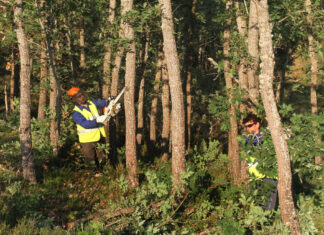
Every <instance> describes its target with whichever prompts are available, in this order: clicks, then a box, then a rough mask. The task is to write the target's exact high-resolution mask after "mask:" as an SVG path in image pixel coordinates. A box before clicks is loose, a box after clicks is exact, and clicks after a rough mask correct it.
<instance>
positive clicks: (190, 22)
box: [184, 0, 197, 152]
mask: <svg viewBox="0 0 324 235" xmlns="http://www.w3.org/2000/svg"><path fill="white" fill-rule="evenodd" d="M196 8H197V0H193V1H192V6H191V11H190V13H189V17H188V31H187V45H188V47H187V52H186V57H185V62H184V64H185V68H186V69H185V71H186V111H187V112H186V145H187V151H188V152H190V151H191V149H190V146H191V110H192V95H191V78H192V66H193V56H194V55H193V53H194V46H193V37H194V36H193V35H194V32H193V29H194V17H195V13H196Z"/></svg>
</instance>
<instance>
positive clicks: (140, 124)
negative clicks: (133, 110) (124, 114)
mask: <svg viewBox="0 0 324 235" xmlns="http://www.w3.org/2000/svg"><path fill="white" fill-rule="evenodd" d="M149 41H150V34H149V33H148V32H147V33H146V35H145V44H144V49H143V54H144V56H143V61H142V78H141V82H140V87H139V92H138V103H137V134H136V140H137V144H138V145H141V144H142V139H143V130H144V116H143V115H144V113H143V110H144V92H145V89H144V87H145V74H146V72H145V71H146V69H145V67H146V66H145V65H146V62H147V59H148V49H149Z"/></svg>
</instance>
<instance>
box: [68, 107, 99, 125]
mask: <svg viewBox="0 0 324 235" xmlns="http://www.w3.org/2000/svg"><path fill="white" fill-rule="evenodd" d="M72 118H73V120H74V122H75V123H76V124H79V125H80V126H82V127H83V128H86V129H90V128H95V127H98V123H97V121H96V119H94V120H87V119H85V117H84V116H83V115H82V114H81V113H79V112H77V111H73V113H72Z"/></svg>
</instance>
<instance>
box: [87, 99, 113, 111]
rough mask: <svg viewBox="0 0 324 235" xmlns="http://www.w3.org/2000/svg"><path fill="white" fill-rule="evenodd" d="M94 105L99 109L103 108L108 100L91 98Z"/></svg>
mask: <svg viewBox="0 0 324 235" xmlns="http://www.w3.org/2000/svg"><path fill="white" fill-rule="evenodd" d="M91 101H92V102H93V103H94V104H95V106H97V108H99V109H103V108H104V107H105V106H106V105H108V103H109V101H108V100H91Z"/></svg>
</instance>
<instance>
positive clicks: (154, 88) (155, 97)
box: [150, 51, 163, 153]
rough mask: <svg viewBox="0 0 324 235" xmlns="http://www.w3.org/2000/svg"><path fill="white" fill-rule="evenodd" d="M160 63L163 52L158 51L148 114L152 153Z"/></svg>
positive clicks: (154, 140)
mask: <svg viewBox="0 0 324 235" xmlns="http://www.w3.org/2000/svg"><path fill="white" fill-rule="evenodd" d="M162 64H163V52H162V51H159V53H158V61H157V66H156V67H157V71H156V74H155V80H154V87H153V99H152V104H151V115H150V150H151V152H152V153H153V152H154V150H155V145H156V116H157V110H158V99H159V90H160V82H161V76H162Z"/></svg>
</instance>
